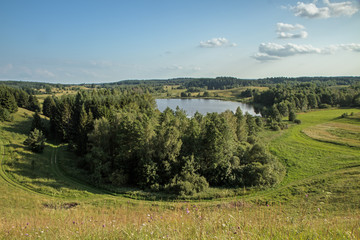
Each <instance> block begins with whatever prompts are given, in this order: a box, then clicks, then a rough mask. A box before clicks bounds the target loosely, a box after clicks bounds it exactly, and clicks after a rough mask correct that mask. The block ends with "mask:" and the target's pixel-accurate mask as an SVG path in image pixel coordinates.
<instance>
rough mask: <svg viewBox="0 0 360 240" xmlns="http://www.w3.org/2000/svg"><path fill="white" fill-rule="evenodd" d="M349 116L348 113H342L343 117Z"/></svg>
mask: <svg viewBox="0 0 360 240" xmlns="http://www.w3.org/2000/svg"><path fill="white" fill-rule="evenodd" d="M348 116H349V114H348V113H343V114H342V115H341V118H347V117H348Z"/></svg>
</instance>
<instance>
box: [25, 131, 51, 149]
mask: <svg viewBox="0 0 360 240" xmlns="http://www.w3.org/2000/svg"><path fill="white" fill-rule="evenodd" d="M45 141H46V138H45V136H44V134H43V133H42V131H40V130H38V129H37V128H35V129H34V130H33V131H31V132H30V134H29V136H28V138H27V139H26V140H25V141H24V144H25V145H26V146H29V147H30V149H31V151H33V152H38V153H40V152H42V151H43V150H44V147H45Z"/></svg>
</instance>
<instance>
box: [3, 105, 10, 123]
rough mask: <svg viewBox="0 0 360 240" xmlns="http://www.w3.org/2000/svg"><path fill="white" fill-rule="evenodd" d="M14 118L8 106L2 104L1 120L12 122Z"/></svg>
mask: <svg viewBox="0 0 360 240" xmlns="http://www.w3.org/2000/svg"><path fill="white" fill-rule="evenodd" d="M12 120H13V116H11V115H10V112H9V111H8V110H7V109H6V108H2V107H1V106H0V122H3V121H8V122H11V121H12Z"/></svg>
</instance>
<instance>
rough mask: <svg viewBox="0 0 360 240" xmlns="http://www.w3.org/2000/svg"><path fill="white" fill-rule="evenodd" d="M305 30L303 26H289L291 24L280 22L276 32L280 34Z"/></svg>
mask: <svg viewBox="0 0 360 240" xmlns="http://www.w3.org/2000/svg"><path fill="white" fill-rule="evenodd" d="M302 29H305V27H304V26H303V25H301V24H295V25H293V24H289V23H282V22H279V23H277V24H276V31H278V32H290V31H295V30H302Z"/></svg>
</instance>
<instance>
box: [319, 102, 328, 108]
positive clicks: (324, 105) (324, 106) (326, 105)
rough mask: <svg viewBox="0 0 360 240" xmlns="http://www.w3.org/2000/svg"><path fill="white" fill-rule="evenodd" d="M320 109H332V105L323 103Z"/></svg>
mask: <svg viewBox="0 0 360 240" xmlns="http://www.w3.org/2000/svg"><path fill="white" fill-rule="evenodd" d="M319 108H331V105H329V104H326V103H322V104H320V105H319Z"/></svg>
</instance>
